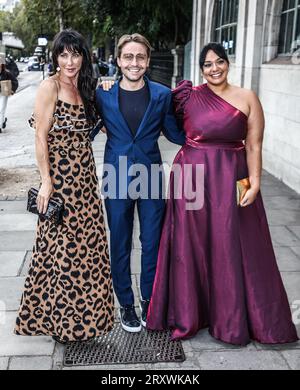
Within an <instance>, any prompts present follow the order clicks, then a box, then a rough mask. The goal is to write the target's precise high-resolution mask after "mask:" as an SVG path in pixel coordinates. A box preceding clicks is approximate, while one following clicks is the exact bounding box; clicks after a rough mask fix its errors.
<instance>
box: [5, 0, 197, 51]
mask: <svg viewBox="0 0 300 390" xmlns="http://www.w3.org/2000/svg"><path fill="white" fill-rule="evenodd" d="M192 6H193V0H151V1H149V0H22V1H21V2H20V4H19V5H18V6H17V7H16V8H15V10H14V12H13V13H12V14H10V13H7V12H0V28H1V30H2V31H5V30H6V31H13V32H15V33H16V35H17V36H18V37H19V38H20V39H22V41H23V43H24V44H25V46H26V48H27V49H28V50H29V51H32V50H33V48H34V47H35V46H36V45H37V37H38V35H41V34H46V35H47V36H54V35H55V34H56V33H57V32H58V31H59V30H60V29H62V28H68V27H72V28H74V29H76V30H78V31H79V32H81V33H82V34H83V35H84V36H86V37H87V38H89V42H93V44H94V45H95V46H96V47H100V46H101V45H103V44H104V42H105V40H107V38H108V37H111V38H114V37H115V36H117V37H120V36H121V35H123V34H125V33H133V32H139V33H141V34H144V35H145V36H146V37H147V38H148V39H149V40H150V42H151V43H152V44H153V45H154V46H156V47H158V46H159V47H173V46H174V45H176V44H180V43H185V42H186V41H187V38H188V35H189V32H190V31H189V30H190V28H191V24H192V23H191V21H192Z"/></svg>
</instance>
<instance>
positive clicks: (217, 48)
mask: <svg viewBox="0 0 300 390" xmlns="http://www.w3.org/2000/svg"><path fill="white" fill-rule="evenodd" d="M210 50H212V51H213V52H214V53H216V55H217V56H219V57H220V58H222V59H223V60H225V61H226V62H227V64H228V65H230V62H229V58H228V55H227V53H226V50H225V48H224V46H223V45H221V44H220V43H216V42H211V43H209V44H207V45H206V46H204V47H203V49H202V50H201V53H200V60H199V65H200V68H201V70H203V66H204V63H205V60H206V56H207V53H208V52H209V51H210Z"/></svg>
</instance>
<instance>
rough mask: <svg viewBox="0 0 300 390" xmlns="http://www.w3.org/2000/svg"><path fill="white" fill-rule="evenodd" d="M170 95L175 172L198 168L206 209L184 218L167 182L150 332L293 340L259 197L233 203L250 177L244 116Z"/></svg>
mask: <svg viewBox="0 0 300 390" xmlns="http://www.w3.org/2000/svg"><path fill="white" fill-rule="evenodd" d="M173 96H174V105H175V113H176V115H177V117H178V119H181V120H182V123H183V127H184V129H185V132H186V144H185V145H184V146H183V147H182V148H181V150H180V151H179V152H178V154H177V156H176V158H175V160H174V164H175V163H176V164H179V165H180V166H182V167H183V166H184V165H185V164H192V166H195V165H196V164H199V165H202V166H203V167H204V179H203V180H204V183H203V184H204V199H203V200H204V201H203V207H201V208H200V209H198V210H189V207H187V203H189V200H188V199H186V198H185V197H184V196H183V197H182V198H181V199H176V198H175V196H174V173H173V172H172V173H171V177H170V199H169V200H168V201H167V208H166V215H165V220H164V226H163V230H162V236H161V241H160V247H159V254H158V263H157V271H156V276H155V282H154V287H153V293H152V298H151V302H150V307H149V312H148V317H147V327H148V329H152V330H153V329H155V330H162V329H166V328H171V329H172V338H173V339H184V338H189V337H192V336H194V335H195V334H196V333H197V332H198V331H199V330H200V329H202V328H207V327H208V328H209V332H210V334H211V335H212V336H213V337H215V338H216V339H219V340H222V341H224V342H228V343H232V344H238V345H245V344H247V343H249V342H250V340H251V339H252V340H256V341H258V342H261V343H287V342H294V341H297V340H298V337H297V333H296V329H295V326H294V324H293V322H292V317H291V311H290V306H289V302H288V299H287V294H286V292H285V289H284V286H283V283H282V279H281V276H280V273H279V270H278V267H277V263H276V259H275V255H274V251H273V246H272V241H271V237H270V232H269V228H268V223H267V218H266V214H265V210H264V205H263V201H262V197H261V194H260V193H259V194H258V196H257V199H256V200H255V202H254V203H253V204H251V205H250V206H248V207H245V208H242V207H238V205H237V201H236V181H237V180H239V179H243V178H245V177H247V176H248V169H247V161H246V150H245V145H244V142H243V141H244V140H245V139H246V136H247V116H246V115H245V114H244V113H243V112H241V111H240V110H238V109H237V108H235V107H233V106H232V105H231V104H230V103H228V102H227V101H225V100H224V99H223V98H221V97H219V96H218V95H216V94H215V93H214V92H213V91H212V90H211V89H210V88H209V87H208V86H207V85H206V84H203V85H201V86H199V87H194V88H193V87H192V83H191V82H188V81H184V82H182V83H181V84H180V85H179V86H178V87H177V89H175V90H174V93H173ZM196 178H197V176H196V175H194V174H193V175H192V180H193V183H192V184H193V188H196V184H197V183H195V180H196ZM175 187H176V186H175ZM182 193H183V194H184V191H182Z"/></svg>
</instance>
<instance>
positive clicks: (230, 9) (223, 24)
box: [214, 0, 300, 55]
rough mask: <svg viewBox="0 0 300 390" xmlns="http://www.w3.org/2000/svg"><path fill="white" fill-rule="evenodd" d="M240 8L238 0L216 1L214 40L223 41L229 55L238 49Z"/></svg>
mask: <svg viewBox="0 0 300 390" xmlns="http://www.w3.org/2000/svg"><path fill="white" fill-rule="evenodd" d="M299 1H300V0H299ZM238 9H239V1H238V0H216V2H215V9H214V18H215V19H214V20H215V27H214V41H215V42H220V43H222V44H223V46H224V47H225V49H226V50H227V53H228V54H229V55H234V54H235V49H236V32H237V20H238Z"/></svg>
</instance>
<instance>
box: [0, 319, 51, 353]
mask: <svg viewBox="0 0 300 390" xmlns="http://www.w3.org/2000/svg"><path fill="white" fill-rule="evenodd" d="M16 317H17V312H8V313H6V321H5V323H4V324H1V323H0V357H3V356H5V357H6V356H52V354H53V351H54V346H55V342H54V341H53V340H52V338H51V337H48V336H17V335H15V334H14V333H13V330H14V327H15V322H16Z"/></svg>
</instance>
